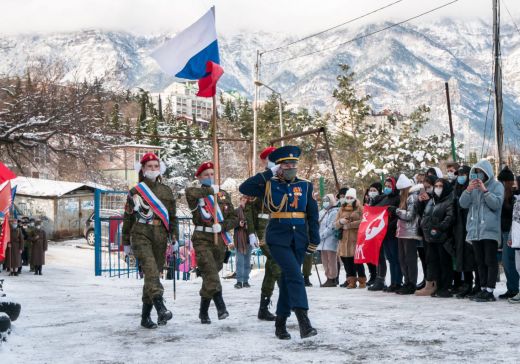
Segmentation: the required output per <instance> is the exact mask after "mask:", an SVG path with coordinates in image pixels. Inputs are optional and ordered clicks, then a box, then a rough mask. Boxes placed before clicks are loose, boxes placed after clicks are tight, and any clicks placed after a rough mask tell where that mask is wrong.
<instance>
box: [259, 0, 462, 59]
mask: <svg viewBox="0 0 520 364" xmlns="http://www.w3.org/2000/svg"><path fill="white" fill-rule="evenodd" d="M458 1H459V0H453V1H450V2H448V3H446V4H443V5H440V6H437V7H436V8H433V9H430V10H428V11H425V12H423V13H420V14H418V15H415V16H413V17H411V18H408V19H405V20H403V21H400V22H398V23H393V24H390V25H389V26H386V27H384V28H381V29H378V30H375V31H373V32H369V33H366V34H363V35H360V36H358V37H355V38H352V39H349V40H347V41H346V42H342V43H338V44H335V45H332V46H330V47H325V48H322V49H318V50H316V51H313V52H309V53H305V54H301V55H298V56H294V57H289V58H285V59H281V60H278V61H274V62H269V63H266V64H265V65H266V66H268V65H272V64H278V63H283V62H287V61H292V60H294V59H297V58H302V57H307V56H310V55H313V54H316V53H321V52H324V51H327V50H329V49H333V48H337V47H340V46H342V45H345V44H349V43H352V42H355V41H357V40H361V39H364V38H368V37H370V36H372V35H375V34H378V33H381V32H383V31H385V30H388V29H391V28H394V27H396V26H398V25H401V24H404V23H407V22H409V21H411V20H415V19H417V18H420V17H421V16H424V15H427V14H430V13H433V12H434V11H437V10H439V9H442V8H445V7H446V6H449V5H451V4H454V3H456V2H458Z"/></svg>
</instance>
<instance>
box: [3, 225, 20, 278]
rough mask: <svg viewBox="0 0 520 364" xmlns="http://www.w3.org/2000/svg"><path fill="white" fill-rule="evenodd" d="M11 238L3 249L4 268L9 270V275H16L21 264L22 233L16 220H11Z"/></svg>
mask: <svg viewBox="0 0 520 364" xmlns="http://www.w3.org/2000/svg"><path fill="white" fill-rule="evenodd" d="M10 227H11V240H10V241H9V242H8V243H7V249H6V250H5V265H6V269H7V270H9V271H11V273H9V275H10V276H17V275H18V268H19V267H21V266H22V251H23V235H22V229H21V228H20V227H19V226H18V223H17V221H16V220H14V221H12V222H11V226H10Z"/></svg>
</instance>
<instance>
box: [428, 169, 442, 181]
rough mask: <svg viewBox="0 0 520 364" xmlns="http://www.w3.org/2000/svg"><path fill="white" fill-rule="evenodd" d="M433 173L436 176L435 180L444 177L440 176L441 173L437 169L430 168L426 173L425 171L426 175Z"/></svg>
mask: <svg viewBox="0 0 520 364" xmlns="http://www.w3.org/2000/svg"><path fill="white" fill-rule="evenodd" d="M429 173H433V174H435V175H436V176H437V178H442V177H444V175H443V174H442V171H441V169H440V168H439V167H430V168H428V171H426V174H429Z"/></svg>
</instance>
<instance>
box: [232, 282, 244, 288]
mask: <svg viewBox="0 0 520 364" xmlns="http://www.w3.org/2000/svg"><path fill="white" fill-rule="evenodd" d="M234 287H235V288H236V289H240V288H243V287H244V285H243V284H242V282H237V283H235V286H234Z"/></svg>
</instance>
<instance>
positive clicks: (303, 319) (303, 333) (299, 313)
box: [294, 308, 318, 339]
mask: <svg viewBox="0 0 520 364" xmlns="http://www.w3.org/2000/svg"><path fill="white" fill-rule="evenodd" d="M294 313H295V314H296V318H297V319H298V325H299V326H300V337H301V338H302V339H305V338H307V337H311V336H315V335H318V331H316V329H315V328H313V327H312V325H311V322H310V320H309V317H308V316H307V310H304V309H303V308H295V309H294Z"/></svg>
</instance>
